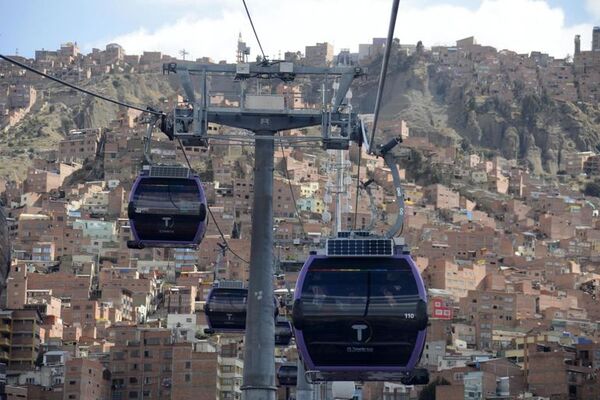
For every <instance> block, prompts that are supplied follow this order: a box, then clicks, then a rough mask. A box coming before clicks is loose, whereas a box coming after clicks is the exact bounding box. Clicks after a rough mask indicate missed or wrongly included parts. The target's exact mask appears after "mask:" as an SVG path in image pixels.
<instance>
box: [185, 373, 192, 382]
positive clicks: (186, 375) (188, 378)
mask: <svg viewBox="0 0 600 400" xmlns="http://www.w3.org/2000/svg"><path fill="white" fill-rule="evenodd" d="M191 380H192V376H191V375H190V374H185V381H186V382H190V381H191Z"/></svg>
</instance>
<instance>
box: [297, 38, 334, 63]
mask: <svg viewBox="0 0 600 400" xmlns="http://www.w3.org/2000/svg"><path fill="white" fill-rule="evenodd" d="M332 61H333V45H331V44H329V43H327V42H324V43H317V44H315V45H314V46H306V47H305V55H304V62H305V64H306V65H311V66H315V67H327V66H329V65H330V64H331V62H332Z"/></svg>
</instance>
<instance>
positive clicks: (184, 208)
mask: <svg viewBox="0 0 600 400" xmlns="http://www.w3.org/2000/svg"><path fill="white" fill-rule="evenodd" d="M146 168H147V169H144V170H142V172H141V173H140V175H139V176H138V178H137V179H136V181H135V182H134V184H133V187H132V189H131V195H130V197H129V206H128V216H129V224H130V226H131V232H132V234H133V238H134V240H132V241H128V242H127V246H128V247H129V248H138V249H139V248H144V247H196V246H197V245H198V244H199V243H200V242H201V241H202V239H203V237H204V234H205V232H206V216H207V215H206V213H207V205H206V196H205V195H204V189H203V188H202V183H201V182H200V178H199V177H198V176H197V175H193V174H192V173H191V171H190V169H188V168H185V167H181V166H157V165H153V166H149V167H146Z"/></svg>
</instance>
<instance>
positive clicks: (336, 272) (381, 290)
mask: <svg viewBox="0 0 600 400" xmlns="http://www.w3.org/2000/svg"><path fill="white" fill-rule="evenodd" d="M426 301H427V297H426V291H425V286H424V284H423V280H422V279H421V276H420V275H419V271H418V269H417V267H416V265H415V263H414V262H413V260H412V258H411V257H410V255H408V254H402V252H399V253H397V252H396V251H395V246H394V242H393V240H391V239H368V238H362V239H348V238H343V239H329V240H328V243H327V255H311V256H310V257H309V258H308V260H307V261H306V263H305V264H304V266H303V267H302V270H301V272H300V276H299V277H298V281H297V283H296V290H295V294H294V309H293V324H294V328H295V337H296V345H297V346H298V350H299V353H300V355H301V357H302V360H303V361H304V363H305V365H306V367H307V370H308V371H309V375H310V377H311V380H340V381H342V380H366V381H368V380H407V379H408V378H412V377H413V376H414V375H413V370H414V369H415V367H416V365H417V363H418V361H419V359H420V357H421V353H422V351H423V346H424V344H425V335H426V327H427V304H426ZM419 376H421V375H419ZM427 379H428V378H427ZM423 380H424V379H421V380H419V379H417V380H415V379H413V380H412V381H411V382H413V383H423Z"/></svg>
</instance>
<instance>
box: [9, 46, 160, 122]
mask: <svg viewBox="0 0 600 400" xmlns="http://www.w3.org/2000/svg"><path fill="white" fill-rule="evenodd" d="M0 58H2V59H3V60H6V61H8V62H9V63H12V64H14V65H17V66H19V67H21V68H24V69H26V70H28V71H31V72H33V73H35V74H38V75H41V76H43V77H44V78H47V79H50V80H51V81H54V82H57V83H60V84H61V85H64V86H68V87H70V88H71V89H75V90H77V91H79V92H81V93H85V94H87V95H89V96H92V97H97V98H99V99H102V100H104V101H108V102H110V103H113V104H117V105H119V106H123V107H127V108H131V109H133V110H138V111H141V112H143V113H148V114H152V115H157V116H164V115H165V113H164V112H162V111H156V110H154V109H152V108H150V107H148V108H142V107H139V106H135V105H133V104H128V103H125V102H123V101H119V100H115V99H111V98H110V97H106V96H104V95H102V94H100V93H95V92H92V91H90V90H87V89H84V88H82V87H80V86H77V85H73V84H72V83H69V82H65V81H63V80H62V79H58V78H55V77H54V76H52V75H48V74H46V73H45V72H42V71H40V70H38V69H35V68H33V67H30V66H29V65H27V64H23V63H22V62H20V61H17V60H15V59H13V58H10V57H7V56H5V55H2V54H0Z"/></svg>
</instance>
